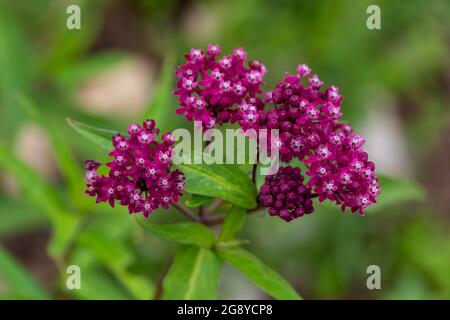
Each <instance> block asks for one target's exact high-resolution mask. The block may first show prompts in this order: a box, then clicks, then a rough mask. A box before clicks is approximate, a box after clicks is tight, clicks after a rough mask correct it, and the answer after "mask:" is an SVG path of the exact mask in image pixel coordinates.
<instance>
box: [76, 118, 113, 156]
mask: <svg viewBox="0 0 450 320" xmlns="http://www.w3.org/2000/svg"><path fill="white" fill-rule="evenodd" d="M67 123H68V124H69V125H70V126H71V127H72V128H74V129H75V131H76V132H78V133H79V134H81V135H82V136H83V137H85V138H87V139H88V140H90V141H91V142H93V143H95V144H96V145H98V146H99V147H102V148H104V149H106V150H111V149H112V148H113V145H112V137H113V136H114V135H116V134H117V132H115V131H112V130H108V129H102V128H97V127H94V126H90V125H87V124H84V123H81V122H78V121H75V120H72V119H67Z"/></svg>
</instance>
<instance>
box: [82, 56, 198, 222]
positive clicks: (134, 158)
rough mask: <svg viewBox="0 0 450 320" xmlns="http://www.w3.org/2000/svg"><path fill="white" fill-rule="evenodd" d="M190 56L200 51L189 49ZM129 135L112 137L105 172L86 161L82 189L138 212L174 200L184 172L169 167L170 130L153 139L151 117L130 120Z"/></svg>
mask: <svg viewBox="0 0 450 320" xmlns="http://www.w3.org/2000/svg"><path fill="white" fill-rule="evenodd" d="M191 55H192V56H193V59H194V58H195V59H201V55H198V54H197V53H196V52H191ZM128 133H129V137H128V138H126V137H124V136H122V135H120V134H117V135H115V136H114V137H113V138H112V142H113V146H114V149H113V150H112V151H111V152H110V153H109V155H110V156H111V157H112V158H113V159H112V160H111V161H110V162H108V163H106V166H107V167H108V168H109V174H108V175H106V176H101V175H99V174H98V168H99V167H100V163H99V162H96V161H93V160H88V161H86V182H87V190H86V193H87V194H89V195H90V196H96V197H97V202H108V203H109V204H110V205H111V206H112V207H114V205H115V202H116V201H118V202H119V203H120V204H121V205H124V206H128V210H129V212H130V213H137V212H142V213H143V214H144V216H146V217H147V216H148V215H149V214H150V213H152V212H153V211H154V210H156V209H158V208H160V207H162V208H165V209H167V208H168V207H169V205H170V204H172V203H175V202H177V201H178V198H179V197H180V195H181V194H182V192H183V190H184V176H183V174H182V173H181V172H180V171H178V170H174V171H172V170H170V165H171V157H172V148H173V140H172V136H171V135H170V133H166V134H165V135H163V137H162V142H156V137H157V136H158V134H159V130H158V129H157V128H155V122H154V121H153V120H147V121H145V122H144V123H143V124H142V126H140V125H137V124H130V125H129V127H128Z"/></svg>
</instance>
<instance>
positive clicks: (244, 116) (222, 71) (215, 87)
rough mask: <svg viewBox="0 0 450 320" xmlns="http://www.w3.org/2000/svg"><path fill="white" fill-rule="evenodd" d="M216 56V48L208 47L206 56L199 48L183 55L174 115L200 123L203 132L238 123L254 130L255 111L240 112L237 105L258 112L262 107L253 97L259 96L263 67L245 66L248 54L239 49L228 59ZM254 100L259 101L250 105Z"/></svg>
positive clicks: (257, 64) (259, 64)
mask: <svg viewBox="0 0 450 320" xmlns="http://www.w3.org/2000/svg"><path fill="white" fill-rule="evenodd" d="M219 55H220V47H219V46H217V45H209V46H208V50H207V52H206V55H205V54H204V53H203V51H202V50H198V49H192V50H191V52H190V53H189V54H187V55H186V60H187V61H186V63H185V64H184V65H182V66H179V67H178V71H177V72H176V75H177V78H178V81H177V89H176V90H175V92H174V94H175V95H177V96H179V104H180V107H179V108H178V109H177V113H178V114H180V115H184V116H185V117H186V119H187V120H189V121H193V120H195V121H201V122H202V124H203V127H204V128H205V129H209V128H212V127H213V126H214V125H216V124H220V125H221V124H224V123H227V122H232V123H235V122H238V121H239V122H240V123H241V125H242V126H243V127H247V126H248V127H254V126H255V124H256V123H257V122H258V121H259V118H258V112H250V113H245V112H244V113H242V112H240V111H238V106H240V105H242V104H244V103H249V104H252V105H253V106H254V107H256V108H257V110H258V111H260V110H261V108H263V107H264V104H263V103H262V102H261V101H260V100H259V99H257V98H256V95H257V94H259V93H261V89H260V86H261V85H262V83H263V78H264V74H265V73H266V68H265V67H264V65H263V64H262V63H260V62H258V61H249V62H248V66H245V62H246V59H247V53H246V52H245V51H244V50H242V49H241V48H239V49H234V50H233V54H232V55H230V56H223V57H221V58H218V56H219ZM255 99H257V100H258V101H254V102H252V100H255ZM255 118H257V120H255Z"/></svg>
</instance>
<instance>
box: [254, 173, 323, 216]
mask: <svg viewBox="0 0 450 320" xmlns="http://www.w3.org/2000/svg"><path fill="white" fill-rule="evenodd" d="M303 180H304V177H303V176H302V174H301V172H300V168H298V167H296V168H294V167H291V166H287V167H280V168H279V171H278V172H277V173H276V174H275V175H272V176H267V177H266V179H265V182H264V184H263V185H262V187H261V190H260V194H259V202H260V203H261V204H262V205H263V206H264V207H267V208H269V214H270V215H271V216H279V217H280V218H281V219H283V220H285V221H291V220H293V219H296V218H299V217H302V216H303V215H305V214H309V213H312V212H313V210H314V208H313V204H312V200H311V189H310V188H309V187H308V186H306V185H305V184H304V183H303Z"/></svg>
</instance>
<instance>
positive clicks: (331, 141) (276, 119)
mask: <svg viewBox="0 0 450 320" xmlns="http://www.w3.org/2000/svg"><path fill="white" fill-rule="evenodd" d="M310 72H311V69H310V68H309V67H308V66H307V65H305V64H302V65H299V66H298V67H297V74H296V75H289V74H287V75H286V76H285V78H284V80H283V81H282V82H280V83H278V84H277V86H276V88H275V89H274V90H273V91H270V92H268V93H266V103H273V104H274V105H275V108H273V109H270V110H269V111H268V113H267V128H268V129H279V132H280V138H279V145H280V158H281V160H282V161H284V162H290V161H291V160H292V159H293V158H297V159H298V160H300V161H302V162H303V163H305V164H306V165H307V167H308V171H307V172H306V174H307V175H308V176H310V177H311V178H310V179H309V181H308V183H307V185H308V186H309V187H310V188H312V189H313V191H314V193H315V195H317V196H318V197H319V201H320V202H321V201H324V200H325V199H329V200H331V201H334V202H336V203H337V204H339V205H341V208H342V210H343V211H344V210H345V208H346V207H350V208H351V211H352V212H355V211H358V212H359V213H360V214H364V209H365V208H367V207H368V206H369V205H371V204H373V203H375V202H376V198H377V196H378V195H379V193H380V192H381V190H380V187H379V184H378V179H377V178H376V177H375V164H374V163H373V162H370V161H369V160H368V154H367V153H366V152H365V151H364V150H363V149H362V146H363V144H364V142H365V141H364V139H363V138H362V137H361V136H359V135H356V134H354V132H353V129H352V128H351V126H350V125H347V124H343V123H340V122H339V119H340V118H341V117H342V115H343V114H342V111H341V103H342V99H343V97H342V96H341V95H340V94H339V88H337V87H336V86H331V87H329V88H327V89H326V90H323V91H321V90H320V88H321V86H322V85H323V82H322V81H321V80H320V79H319V78H318V76H317V75H316V74H314V75H313V76H311V77H309V78H308V79H307V81H306V85H305V84H303V83H302V81H301V80H302V78H303V77H306V76H308V75H309V73H310Z"/></svg>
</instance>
